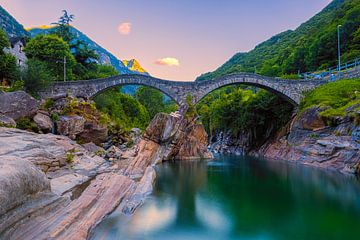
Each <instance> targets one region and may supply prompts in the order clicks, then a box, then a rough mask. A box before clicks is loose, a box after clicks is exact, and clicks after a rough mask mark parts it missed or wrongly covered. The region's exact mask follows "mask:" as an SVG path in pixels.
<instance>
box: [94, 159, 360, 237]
mask: <svg viewBox="0 0 360 240" xmlns="http://www.w3.org/2000/svg"><path fill="white" fill-rule="evenodd" d="M157 173H158V178H157V181H156V186H155V190H154V193H153V195H152V196H151V197H150V198H149V199H148V200H147V202H146V203H145V204H144V206H143V207H142V208H140V209H139V210H138V211H137V212H136V213H135V214H134V215H133V216H123V215H121V214H120V213H118V212H115V213H113V214H112V215H111V216H110V217H109V218H107V219H106V220H105V221H104V222H103V223H102V224H101V225H100V226H99V227H98V228H97V229H96V231H95V235H94V237H93V239H290V238H292V239H358V236H357V231H358V226H360V184H359V182H358V180H357V179H355V178H354V177H351V176H344V175H340V174H337V173H332V172H325V171H322V170H318V169H314V168H311V167H305V166H302V165H294V164H288V163H283V162H276V161H263V160H259V159H255V158H249V157H236V156H227V157H218V158H217V159H216V160H215V161H212V162H206V161H193V162H175V163H165V164H163V165H161V166H159V167H158V169H157Z"/></svg>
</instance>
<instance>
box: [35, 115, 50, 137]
mask: <svg viewBox="0 0 360 240" xmlns="http://www.w3.org/2000/svg"><path fill="white" fill-rule="evenodd" d="M34 122H35V123H36V125H37V126H38V128H39V129H40V130H41V131H42V132H50V131H51V129H52V128H53V122H52V121H51V118H50V117H49V115H48V114H46V113H44V112H38V113H37V114H36V115H35V117H34Z"/></svg>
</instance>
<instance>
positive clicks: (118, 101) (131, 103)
mask: <svg viewBox="0 0 360 240" xmlns="http://www.w3.org/2000/svg"><path fill="white" fill-rule="evenodd" d="M94 100H95V102H96V107H97V108H98V109H100V111H102V112H105V113H107V114H108V115H109V116H110V117H111V119H112V121H113V122H115V123H116V124H117V126H118V127H120V128H122V129H125V130H130V129H131V128H133V127H138V128H141V129H145V128H146V127H147V125H148V123H149V120H150V118H149V113H148V112H147V110H146V108H145V107H144V106H143V105H142V104H141V103H140V102H139V101H137V100H136V99H135V98H133V97H131V96H129V95H126V94H123V93H121V92H120V89H118V88H113V89H109V90H107V91H105V92H104V93H102V94H100V95H98V96H96V97H95V99H94Z"/></svg>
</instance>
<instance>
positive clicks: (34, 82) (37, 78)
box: [22, 59, 55, 95]
mask: <svg viewBox="0 0 360 240" xmlns="http://www.w3.org/2000/svg"><path fill="white" fill-rule="evenodd" d="M22 78H23V81H24V87H25V90H26V91H27V92H30V93H32V94H33V95H36V94H37V93H38V92H39V91H40V90H42V89H44V88H46V87H47V86H49V84H51V83H52V82H53V81H54V80H55V77H54V76H52V75H51V73H50V72H49V71H48V66H47V64H46V63H44V62H42V61H40V60H37V59H29V60H28V61H27V67H26V68H25V69H24V70H23V72H22Z"/></svg>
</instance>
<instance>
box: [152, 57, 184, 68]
mask: <svg viewBox="0 0 360 240" xmlns="http://www.w3.org/2000/svg"><path fill="white" fill-rule="evenodd" d="M155 64H157V65H162V66H170V67H172V66H176V67H178V66H180V62H179V60H178V59H176V58H173V57H166V58H160V59H158V60H156V61H155Z"/></svg>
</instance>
